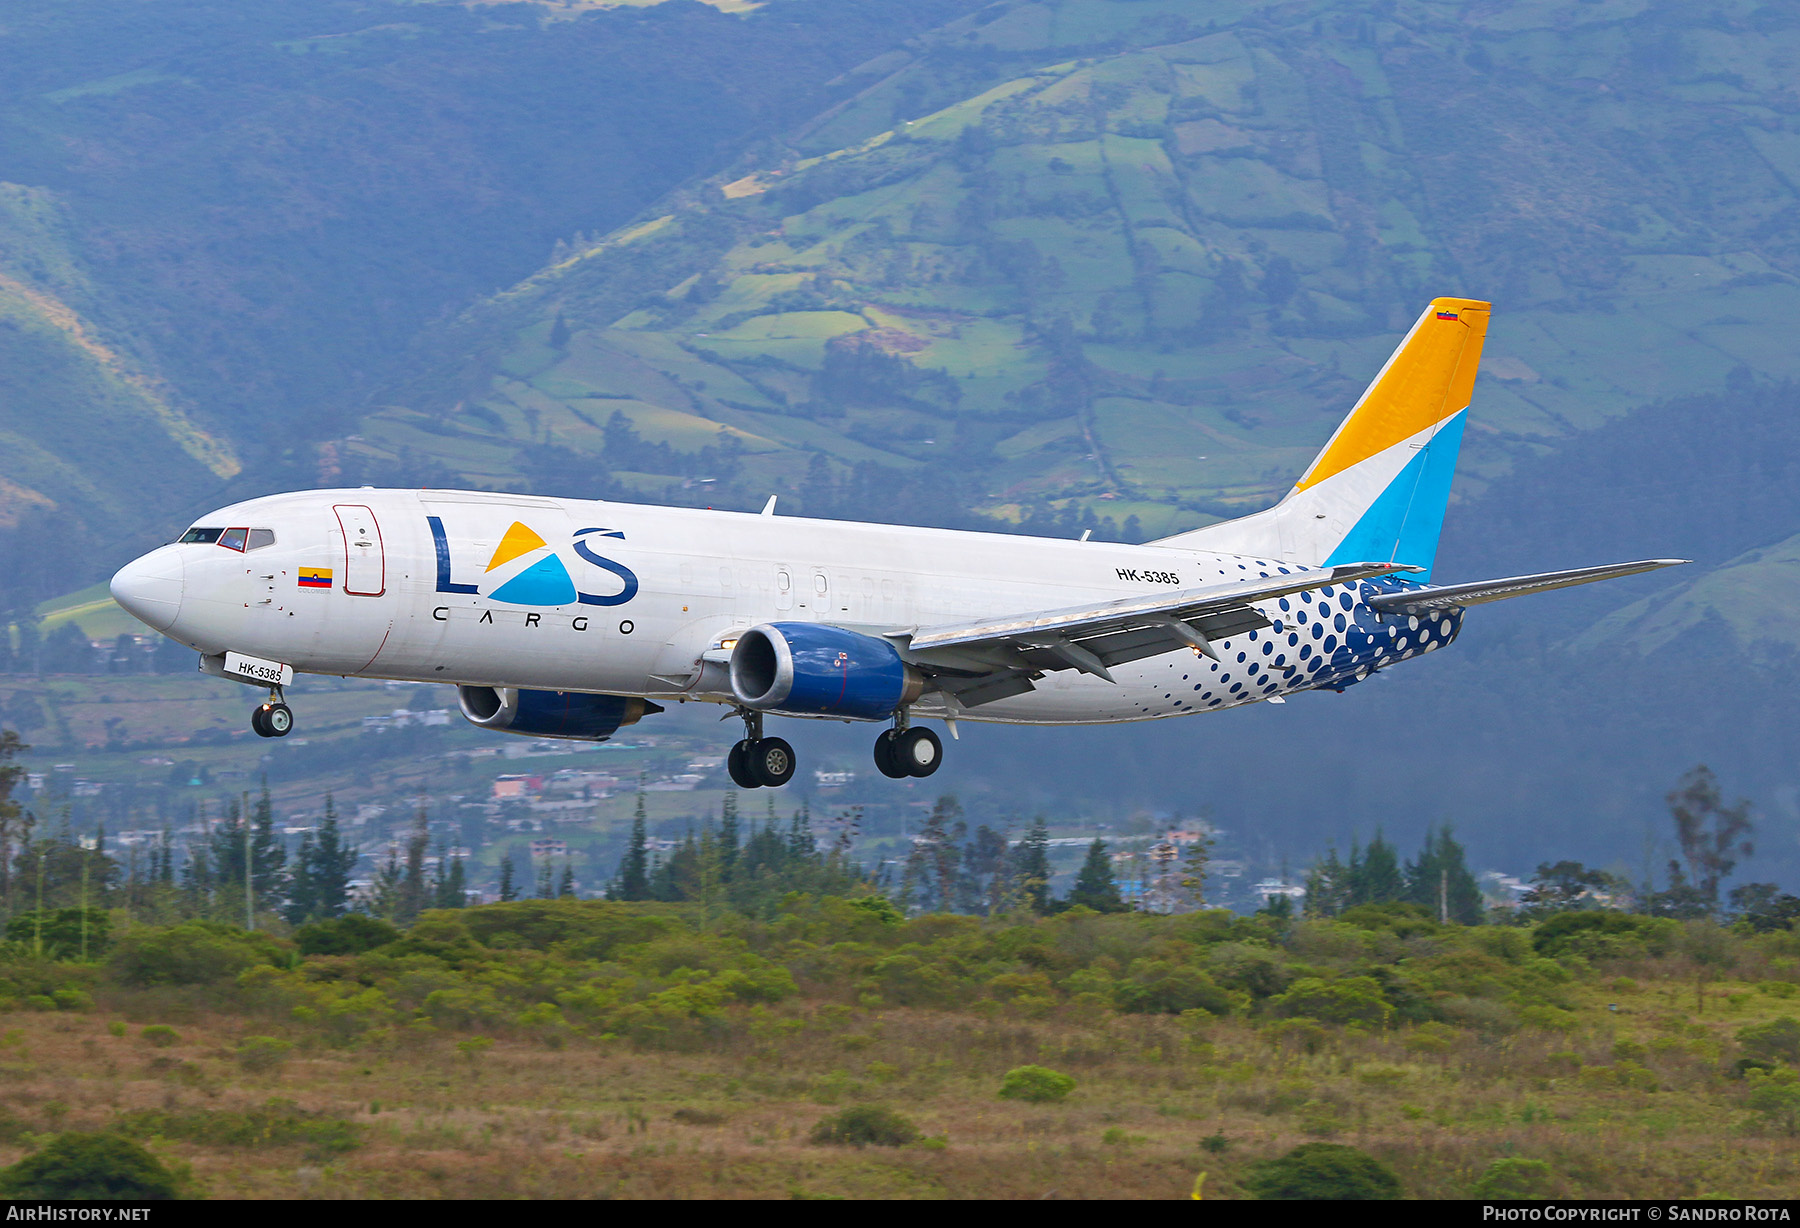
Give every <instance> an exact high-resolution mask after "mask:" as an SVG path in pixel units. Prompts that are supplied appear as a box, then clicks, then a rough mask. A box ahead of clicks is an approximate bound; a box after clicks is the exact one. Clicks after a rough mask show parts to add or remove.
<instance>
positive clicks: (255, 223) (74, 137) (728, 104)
mask: <svg viewBox="0 0 1800 1228" xmlns="http://www.w3.org/2000/svg"><path fill="white" fill-rule="evenodd" d="M605 7H606V6H596V5H585V4H582V5H562V4H555V5H548V4H518V5H508V6H479V5H477V6H466V5H460V4H447V3H446V4H416V3H407V2H405V0H259V2H258V3H255V4H243V3H239V2H238V0H158V3H157V4H155V5H145V4H143V3H141V2H140V0H87V2H84V3H82V4H79V5H70V4H65V3H62V0H16V2H14V3H9V4H8V5H7V6H6V11H5V13H4V16H0V149H4V150H5V151H6V155H5V159H4V163H3V164H0V567H4V569H5V574H6V575H7V577H8V585H7V588H6V589H5V591H4V598H3V599H0V610H12V609H18V608H24V607H29V606H30V605H31V604H32V603H34V602H36V601H38V600H41V599H43V598H46V597H50V596H54V595H56V594H58V593H62V592H66V591H68V590H69V589H70V588H72V587H76V586H77V585H79V584H83V583H86V582H88V581H90V580H93V579H97V578H99V577H100V576H101V575H103V574H105V573H106V572H107V571H108V570H109V569H110V567H112V566H114V565H116V564H117V563H118V562H119V561H120V560H121V559H122V558H125V557H127V556H129V555H130V554H131V553H133V552H134V551H136V550H139V549H141V548H143V547H144V546H145V545H147V544H149V543H151V542H154V541H155V540H157V539H158V538H160V537H161V536H162V535H164V534H166V533H167V532H168V531H169V530H170V529H171V528H172V527H173V526H174V525H176V524H178V523H180V522H181V520H182V519H183V518H184V517H186V516H189V515H192V514H194V513H197V512H198V511H200V510H202V509H203V508H205V507H208V506H216V505H218V504H219V503H221V502H225V501H228V500H230V499H232V498H237V497H243V496H245V495H249V494H253V493H257V492H260V491H264V490H267V489H270V488H272V487H276V486H293V485H306V484H312V483H315V482H317V481H318V480H319V478H320V476H321V474H320V469H319V465H318V464H317V463H316V458H315V457H314V456H313V451H312V450H313V447H314V445H315V444H316V443H317V442H318V441H319V440H320V439H323V438H329V437H331V436H333V435H339V434H343V433H346V432H348V431H352V430H353V429H354V426H353V424H354V422H355V419H356V416H357V413H358V410H359V407H360V405H361V404H362V402H363V401H364V399H365V398H366V397H367V396H368V394H369V390H370V389H371V388H372V387H374V386H376V384H377V383H378V382H379V381H381V380H382V379H384V378H387V377H388V376H389V375H390V374H391V372H392V371H393V369H394V366H395V364H396V362H397V360H399V359H400V358H402V357H403V356H404V355H405V354H406V352H407V347H408V345H409V343H410V341H411V339H412V338H413V337H414V336H415V335H416V334H417V332H418V331H419V329H420V328H421V327H423V326H425V325H426V324H428V323H430V322H431V321H434V320H437V319H440V318H443V317H446V316H450V315H454V314H455V313H456V312H458V311H460V310H461V309H463V308H464V307H465V306H466V305H467V304H468V303H469V302H471V301H473V300H475V299H478V298H479V297H480V296H482V295H485V294H487V293H490V292H491V291H492V290H493V289H494V288H495V287H496V286H505V285H509V284H511V283H513V282H515V281H517V280H518V279H520V278H521V277H525V276H527V275H529V274H530V273H531V272H532V271H533V270H534V269H536V268H538V267H539V266H540V265H541V264H542V263H543V261H544V259H545V256H546V255H547V254H548V253H549V252H550V251H551V249H552V247H553V245H554V244H555V243H556V242H557V241H558V240H559V239H562V238H564V237H566V236H569V235H571V234H575V233H577V232H581V231H601V232H604V231H609V230H611V229H613V228H614V227H616V226H617V225H619V224H620V223H622V222H624V221H626V220H628V219H629V218H630V217H631V216H633V215H634V214H636V213H637V212H638V211H639V210H641V209H643V208H644V207H645V206H646V205H647V204H649V203H651V202H653V201H655V200H656V199H657V198H658V197H660V196H662V195H663V194H665V193H666V192H668V191H669V190H670V189H671V188H673V187H675V186H676V185H678V184H680V183H682V182H684V181H686V180H688V179H689V178H691V177H692V176H694V175H696V174H702V173H707V172H710V171H711V170H713V169H716V168H717V167H719V166H722V165H724V164H726V163H727V162H729V160H730V159H732V158H734V157H736V156H737V155H738V153H739V151H740V150H741V149H742V148H743V147H744V145H745V144H746V143H750V142H754V141H755V140H757V139H758V138H759V137H761V136H762V135H763V134H765V133H767V132H770V131H780V130H783V129H785V128H787V127H788V126H790V125H792V124H793V123H795V122H797V121H799V120H802V119H804V118H805V117H806V116H807V115H809V114H812V113H814V112H815V111H817V110H818V109H819V108H820V107H822V106H826V105H829V104H830V103H832V102H833V101H836V100H838V99H840V98H842V97H844V96H845V93H844V90H845V87H843V86H836V87H834V86H832V85H830V84H829V82H831V81H833V80H834V79H835V78H838V77H839V76H841V74H842V73H843V72H844V70H845V69H847V68H849V67H851V66H853V65H855V64H857V63H859V62H862V61H864V60H867V59H869V58H870V57H872V56H877V55H880V54H882V53H884V52H886V51H888V50H890V49H892V48H894V47H896V46H898V45H900V44H901V43H903V42H904V41H905V40H906V39H907V38H908V37H909V36H911V35H912V34H914V33H917V32H919V31H923V30H929V29H931V28H933V27H935V26H937V25H940V24H941V23H942V22H944V21H945V20H948V19H950V18H952V17H954V16H956V15H957V14H959V13H962V12H966V11H968V10H969V9H970V8H972V7H973V2H972V0H921V2H919V3H912V4H908V5H906V6H904V9H903V10H896V9H895V8H894V6H891V5H888V4H885V3H879V2H877V0H779V2H777V3H773V4H769V5H766V6H764V7H763V8H760V9H757V10H756V11H754V12H750V13H748V14H745V15H738V14H734V13H730V12H722V11H720V9H721V8H726V9H737V8H744V7H747V6H744V5H737V4H724V5H721V6H718V7H712V6H707V5H703V4H699V3H694V2H692V0H672V2H671V3H667V4H659V5H652V6H649V7H642V8H631V9H621V10H616V11H603V10H604V9H605ZM296 454H300V455H303V456H304V459H303V460H301V461H296V460H295V459H294V457H295V455H296ZM234 475H235V476H234ZM71 569H73V570H74V572H75V573H76V574H70V572H71Z"/></svg>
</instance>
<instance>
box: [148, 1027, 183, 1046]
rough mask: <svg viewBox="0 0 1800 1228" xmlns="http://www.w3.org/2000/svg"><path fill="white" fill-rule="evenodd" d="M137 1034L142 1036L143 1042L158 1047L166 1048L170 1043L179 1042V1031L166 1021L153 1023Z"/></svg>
mask: <svg viewBox="0 0 1800 1228" xmlns="http://www.w3.org/2000/svg"><path fill="white" fill-rule="evenodd" d="M138 1035H139V1036H141V1037H143V1038H144V1043H146V1044H150V1045H154V1046H156V1047H157V1048H158V1049H167V1048H168V1047H169V1046H170V1045H175V1044H180V1043H181V1033H180V1032H177V1031H176V1030H175V1029H174V1028H172V1027H170V1026H169V1025H168V1024H166V1023H153V1024H151V1025H150V1026H149V1027H147V1028H145V1029H144V1030H143V1031H142V1032H139V1033H138Z"/></svg>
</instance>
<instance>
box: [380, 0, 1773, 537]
mask: <svg viewBox="0 0 1800 1228" xmlns="http://www.w3.org/2000/svg"><path fill="white" fill-rule="evenodd" d="M1797 35H1800V31H1797V29H1796V27H1795V25H1794V23H1792V22H1790V21H1788V20H1787V19H1786V18H1784V17H1782V16H1780V15H1779V14H1778V13H1777V12H1776V11H1775V10H1773V9H1769V8H1759V7H1757V6H1755V5H1753V4H1749V3H1743V4H1738V5H1734V6H1727V7H1726V8H1724V9H1722V10H1718V11H1710V12H1708V13H1706V14H1700V13H1698V12H1694V11H1691V10H1688V9H1685V8H1683V7H1680V6H1674V5H1664V6H1655V5H1652V6H1645V5H1640V4H1606V3H1601V4H1579V5H1541V6H1507V7H1504V8H1497V7H1496V8H1477V9H1470V10H1467V11H1466V12H1465V11H1463V10H1458V11H1457V12H1455V13H1451V12H1449V11H1447V10H1444V9H1443V8H1442V7H1441V6H1436V5H1425V4H1391V5H1387V6H1384V7H1383V9H1382V10H1381V11H1380V12H1379V13H1378V14H1373V13H1371V12H1370V11H1369V10H1368V9H1367V8H1366V6H1361V5H1354V4H1349V3H1316V4H1309V5H1303V6H1281V7H1274V6H1265V5H1227V6H1218V7H1216V8H1212V9H1209V10H1207V11H1206V13H1205V15H1204V17H1201V16H1197V15H1196V10H1195V9H1194V7H1193V6H1192V5H1191V4H1187V3H1177V2H1164V0H1133V2H1131V3H1126V2H1124V0H1014V2H1011V3H1001V4H995V5H992V6H990V7H988V8H986V9H984V10H982V11H981V12H980V13H978V14H974V15H971V16H968V17H965V18H962V19H960V20H958V21H956V22H953V23H951V24H950V25H948V26H945V27H944V28H942V29H940V30H938V31H936V32H934V33H933V34H931V35H929V36H926V37H923V38H920V39H918V40H915V41H914V42H913V43H912V44H910V45H909V46H908V47H907V48H906V49H905V50H903V51H897V52H894V53H891V54H889V55H886V56H883V57H880V58H878V59H877V60H875V61H873V62H871V63H868V64H865V65H862V66H861V67H860V68H859V69H858V70H857V71H856V72H855V73H853V74H852V75H851V78H850V80H851V81H852V83H853V84H854V86H855V89H854V93H853V95H852V96H851V97H849V98H848V99H846V100H845V101H843V102H841V103H839V104H837V105H836V106H834V107H832V108H830V109H829V110H826V111H824V112H823V113H821V114H819V115H817V116H815V117H814V118H813V119H811V120H809V121H807V122H805V123H803V124H801V125H799V126H798V127H796V128H794V129H793V130H791V131H790V132H789V133H788V134H787V135H786V137H785V139H784V140H782V141H780V142H769V143H765V144H763V145H760V146H758V147H757V148H756V149H754V150H752V151H750V152H749V153H747V154H746V155H745V156H744V157H743V158H742V159H740V160H739V161H738V162H737V163H736V164H735V165H733V166H732V167H731V168H729V169H728V170H725V171H723V172H721V173H719V174H717V175H714V176H711V177H709V178H706V179H703V180H701V181H697V182H695V183H692V184H689V185H687V186H685V187H684V188H682V189H681V190H679V191H677V192H675V193H673V194H672V195H671V196H669V197H667V198H666V199H665V200H664V201H663V202H661V203H659V204H657V205H655V206H653V207H652V208H651V209H650V210H648V211H647V212H646V213H645V214H643V215H641V216H640V218H639V219H637V220H636V221H635V222H633V223H632V224H631V225H630V226H628V227H624V228H621V229H619V230H617V231H614V232H612V233H610V234H607V235H605V236H603V237H601V238H599V239H597V240H588V239H577V240H575V241H573V242H571V243H569V244H566V245H564V247H563V248H562V249H561V250H559V252H558V254H557V256H556V258H555V259H554V260H553V261H552V262H551V263H550V264H549V265H548V266H547V267H546V268H544V269H543V270H541V271H540V272H538V273H537V274H536V275H534V276H533V277H531V278H528V279H526V280H524V281H523V282H521V283H520V284H518V285H517V286H514V287H513V288H511V289H510V290H508V291H506V292H504V293H502V294H499V295H496V296H494V297H492V298H490V299H488V300H486V301H484V302H482V303H480V304H479V305H477V306H475V307H474V308H472V309H471V310H470V311H469V312H467V313H465V314H464V316H463V317H462V318H461V319H459V320H458V321H456V322H455V324H454V325H452V326H450V327H448V328H445V329H443V330H441V331H438V332H435V333H433V334H431V335H428V336H427V338H426V339H425V340H424V342H423V343H422V345H421V353H422V355H423V358H422V360H421V361H420V363H419V365H418V366H416V367H415V371H417V372H418V374H417V375H416V376H415V377H414V378H413V379H412V380H410V381H408V382H403V383H400V384H398V385H396V386H395V387H394V388H392V389H391V390H389V391H386V392H384V393H383V395H382V402H381V403H380V404H379V406H378V407H377V408H375V410H374V412H373V413H372V414H371V415H370V416H368V417H366V418H365V419H364V420H363V422H362V423H361V426H360V437H359V438H358V439H356V440H353V441H350V443H349V446H348V449H347V451H348V454H349V455H351V456H352V457H356V458H359V459H360V463H361V464H362V465H363V466H365V468H372V469H374V470H375V471H387V472H413V473H418V474H421V475H422V476H431V477H436V478H439V479H442V478H445V477H448V478H450V479H452V480H457V481H467V482H474V483H478V484H492V485H502V486H505V485H531V486H533V487H536V488H540V489H553V490H558V491H562V492H564V493H589V494H601V493H608V494H617V495H622V496H630V497H643V498H651V499H657V500H672V501H684V502H708V503H710V502H721V503H730V504H736V505H747V504H750V503H752V502H756V501H760V499H761V498H762V496H763V495H764V494H765V493H767V492H770V491H781V492H789V493H792V494H796V495H798V496H799V497H800V502H801V505H802V506H803V507H804V508H806V509H810V510H816V511H822V512H824V513H826V514H861V515H874V516H882V515H889V516H894V517H896V518H908V517H911V518H919V519H938V520H952V521H954V520H958V519H967V518H969V517H971V516H985V517H991V518H995V519H998V520H1001V521H1010V522H1023V523H1025V524H1027V525H1028V526H1029V527H1034V528H1046V527H1048V526H1050V525H1052V524H1061V525H1062V526H1064V527H1069V526H1072V525H1074V524H1090V525H1091V524H1095V523H1100V524H1103V525H1104V524H1105V521H1106V520H1107V519H1110V520H1111V521H1112V522H1113V524H1112V526H1111V527H1112V528H1113V530H1114V531H1117V532H1129V533H1131V534H1134V535H1153V534H1156V533H1161V532H1165V531H1169V530H1172V529H1175V528H1178V527H1183V526H1186V525H1192V524H1196V523H1200V522H1202V521H1204V520H1205V519H1208V518H1211V517H1215V516H1219V515H1226V514H1236V513H1240V512H1242V511H1245V510H1250V509H1253V508H1255V507H1258V506H1261V505H1264V504H1266V503H1267V502H1269V501H1271V500H1272V499H1273V498H1275V497H1277V496H1278V495H1279V493H1280V492H1281V491H1282V490H1283V489H1284V488H1285V487H1286V486H1287V484H1288V483H1289V482H1290V481H1291V480H1292V478H1293V476H1294V475H1295V474H1296V473H1297V471H1298V470H1299V468H1300V467H1301V466H1302V465H1303V464H1304V463H1305V461H1306V460H1307V459H1308V458H1309V457H1310V456H1311V455H1312V454H1313V452H1314V451H1315V450H1316V449H1317V448H1318V447H1319V446H1320V444H1321V443H1322V441H1323V440H1324V438H1325V437H1326V436H1327V435H1328V434H1329V432H1330V430H1331V428H1332V426H1333V425H1334V424H1335V422H1336V420H1337V418H1338V417H1339V416H1340V415H1341V414H1342V413H1343V412H1344V411H1345V409H1346V408H1347V406H1348V405H1349V403H1350V402H1351V401H1352V400H1353V399H1354V397H1355V396H1356V394H1357V393H1358V392H1359V391H1360V389H1361V387H1362V386H1363V384H1364V383H1365V382H1366V381H1367V379H1368V378H1369V377H1370V376H1372V374H1373V373H1374V371H1375V370H1376V369H1377V368H1378V367H1379V365H1380V363H1381V361H1382V359H1383V358H1384V357H1385V356H1386V354H1387V352H1388V351H1389V350H1390V348H1391V347H1392V346H1393V344H1394V343H1395V341H1396V339H1397V336H1398V334H1399V333H1400V332H1401V331H1403V330H1404V328H1405V327H1406V326H1407V325H1408V324H1409V323H1410V322H1411V320H1412V319H1413V317H1414V316H1415V315H1416V314H1417V312H1418V311H1419V310H1420V309H1421V308H1422V306H1423V304H1424V303H1425V301H1426V300H1427V299H1428V298H1430V297H1431V296H1433V295H1434V294H1445V293H1449V294H1461V295H1471V296H1478V297H1487V298H1491V299H1493V300H1494V301H1495V302H1496V304H1497V313H1496V316H1495V324H1494V329H1493V332H1492V333H1491V334H1490V342H1489V352H1488V357H1487V362H1486V367H1485V375H1484V378H1483V381H1482V383H1481V385H1480V387H1479V390H1478V394H1477V410H1476V415H1475V417H1474V421H1473V426H1474V428H1475V429H1474V431H1473V432H1472V434H1471V437H1470V440H1469V444H1468V448H1467V454H1466V457H1465V462H1464V467H1463V469H1464V481H1463V486H1462V491H1463V493H1464V494H1468V493H1472V492H1474V491H1478V490H1479V489H1481V488H1482V487H1483V486H1484V485H1485V483H1486V482H1487V481H1488V480H1491V479H1492V478H1493V477H1494V476H1496V475H1498V474H1501V473H1505V472H1508V471H1510V470H1511V469H1512V468H1514V467H1515V466H1517V465H1519V464H1521V463H1527V462H1529V461H1530V460H1531V459H1532V458H1534V457H1536V456H1539V455H1541V454H1543V453H1545V452H1546V451H1548V450H1552V449H1554V448H1556V447H1558V446H1559V445H1561V444H1562V443H1564V442H1565V441H1567V440H1569V439H1570V438H1572V437H1574V436H1577V435H1578V434H1579V433H1580V432H1582V431H1584V430H1588V429H1591V428H1593V427H1595V426H1598V425H1600V424H1601V423H1604V422H1606V421H1608V420H1609V419H1612V418H1615V417H1618V416H1620V415H1623V414H1626V413H1628V412H1629V411H1631V410H1632V409H1634V408H1635V407H1637V406H1639V405H1641V404H1643V403H1645V402H1648V401H1652V400H1658V399H1662V398H1667V397H1670V396H1675V395H1679V394H1683V393H1691V392H1697V391H1701V390H1712V389H1717V388H1719V387H1721V386H1722V385H1723V384H1724V382H1725V380H1726V377H1727V375H1728V374H1730V373H1732V372H1733V371H1737V370H1740V369H1742V370H1745V371H1748V372H1750V373H1756V374H1766V375H1777V376H1790V375H1793V374H1796V373H1797V371H1800V351H1796V350H1795V348H1794V347H1793V346H1792V345H1791V344H1789V343H1788V340H1787V336H1786V334H1787V331H1788V325H1787V321H1788V320H1789V319H1791V318H1793V317H1794V315H1795V313H1796V309H1797V308H1800V284H1797V283H1796V278H1795V274H1796V273H1800V208H1797V204H1800V202H1797V201H1796V192H1795V184H1796V182H1800V161H1796V160H1795V159H1796V158H1800V127H1797V126H1796V125H1795V123H1794V121H1793V120H1792V119H1791V117H1787V115H1786V112H1785V110H1783V109H1782V107H1781V106H1780V105H1778V104H1779V100H1780V99H1781V98H1783V97H1785V96H1786V94H1785V92H1784V91H1786V90H1787V88H1788V87H1787V84H1786V82H1787V80H1788V74H1787V70H1786V68H1785V67H1784V64H1785V63H1786V61H1785V60H1784V58H1783V57H1784V56H1786V55H1788V54H1790V53H1791V51H1792V49H1793V48H1794V45H1795V43H1796V41H1797ZM384 466H385V467H387V468H386V469H385V470H384V469H383V467H384ZM446 471H447V472H446ZM708 479H711V480H708ZM1129 516H1135V517H1136V518H1137V523H1136V524H1134V525H1130V526H1127V524H1126V518H1127V517H1129Z"/></svg>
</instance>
